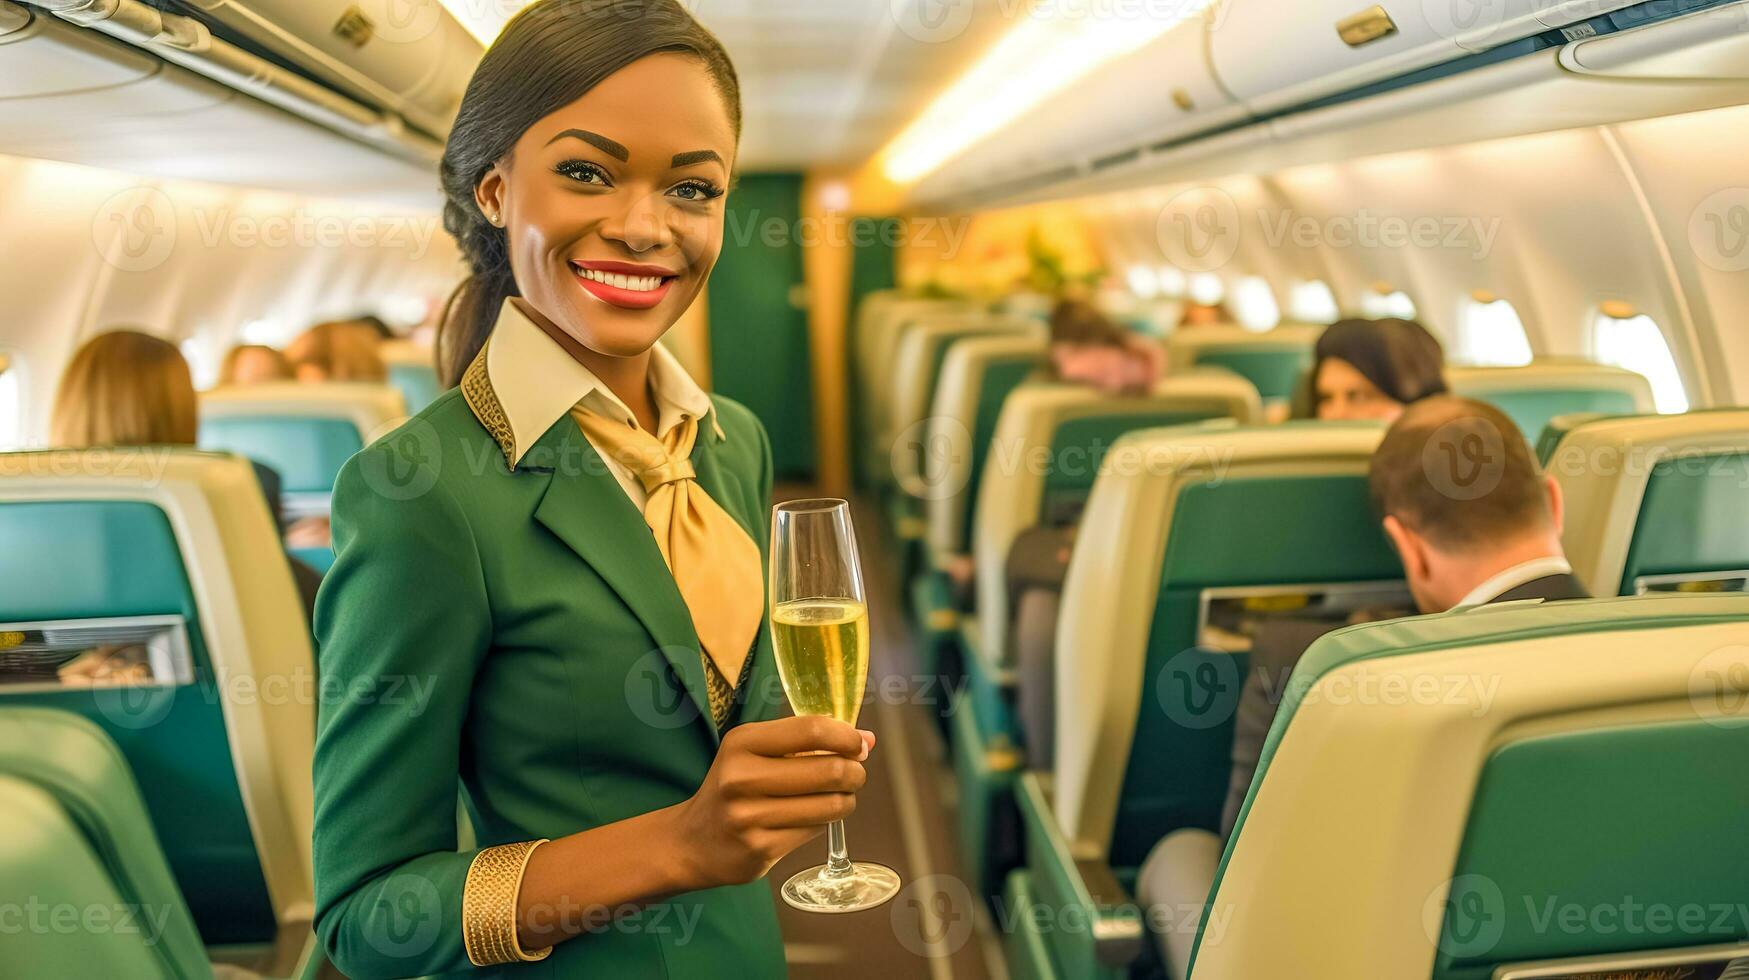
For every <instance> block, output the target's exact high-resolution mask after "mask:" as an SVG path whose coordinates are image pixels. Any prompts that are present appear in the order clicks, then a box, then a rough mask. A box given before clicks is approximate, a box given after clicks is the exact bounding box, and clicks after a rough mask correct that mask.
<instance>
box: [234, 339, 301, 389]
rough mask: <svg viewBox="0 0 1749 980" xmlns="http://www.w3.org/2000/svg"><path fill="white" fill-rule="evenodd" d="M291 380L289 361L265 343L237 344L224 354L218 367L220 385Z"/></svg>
mask: <svg viewBox="0 0 1749 980" xmlns="http://www.w3.org/2000/svg"><path fill="white" fill-rule="evenodd" d="M290 380H292V366H291V362H290V361H288V360H286V357H285V355H284V354H283V353H281V352H280V351H278V350H276V349H275V348H272V347H268V346H267V345H266V344H238V345H237V346H235V347H233V348H231V350H230V352H229V353H227V354H226V355H225V362H224V365H223V366H222V367H220V368H219V384H221V385H254V384H262V383H264V382H268V381H290Z"/></svg>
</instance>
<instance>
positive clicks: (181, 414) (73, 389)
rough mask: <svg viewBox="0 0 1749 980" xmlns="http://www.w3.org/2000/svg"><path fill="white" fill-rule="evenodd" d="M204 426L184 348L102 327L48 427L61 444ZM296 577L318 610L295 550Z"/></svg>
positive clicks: (308, 604)
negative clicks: (110, 330)
mask: <svg viewBox="0 0 1749 980" xmlns="http://www.w3.org/2000/svg"><path fill="white" fill-rule="evenodd" d="M199 430H200V411H199V407H198V402H197V401H196V399H195V394H194V380H193V378H192V376H191V375H190V374H189V371H188V362H187V361H185V360H183V359H182V352H181V351H179V350H177V349H176V345H175V344H172V343H170V342H169V341H167V340H160V339H158V338H157V337H153V336H151V335H149V334H144V333H140V332H138V331H134V330H116V331H112V332H110V333H103V334H98V335H97V336H95V337H93V338H91V339H90V340H88V341H86V343H85V346H83V347H81V348H79V350H78V352H77V353H75V354H74V355H73V360H72V361H71V362H70V363H69V364H68V365H67V370H66V372H65V373H64V374H62V375H61V386H60V389H59V390H58V391H57V392H56V393H55V407H54V415H53V418H52V421H51V424H50V431H51V434H52V437H53V439H54V442H55V444H56V445H60V446H66V447H68V448H73V449H87V448H91V447H94V446H193V445H194V444H195V441H196V437H197V436H198V435H199ZM254 466H255V475H256V479H258V480H261V482H262V493H263V495H264V496H265V497H266V498H267V504H268V510H269V512H270V513H272V514H273V515H274V516H275V519H276V520H277V517H278V514H279V491H278V487H279V476H278V474H276V473H274V472H273V471H272V470H271V469H268V468H267V467H265V466H262V465H261V464H260V463H255V464H254ZM286 560H287V561H288V562H290V564H291V570H292V578H293V579H294V580H295V581H296V582H297V586H298V594H299V597H300V598H302V599H303V605H304V616H305V617H306V618H308V617H309V616H311V615H312V614H313V611H314V609H315V604H316V587H317V586H319V585H321V584H322V577H321V576H320V575H318V574H317V573H316V570H315V569H313V568H311V567H310V566H308V565H306V564H304V563H303V562H301V561H298V560H297V559H295V558H292V557H291V556H289V555H288V556H286Z"/></svg>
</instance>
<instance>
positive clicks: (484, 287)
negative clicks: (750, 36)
mask: <svg viewBox="0 0 1749 980" xmlns="http://www.w3.org/2000/svg"><path fill="white" fill-rule="evenodd" d="M668 51H671V52H678V53H681V54H688V55H692V56H693V57H695V58H697V59H698V60H699V61H700V62H701V63H703V65H704V67H705V69H706V70H707V71H709V72H710V74H711V77H712V78H713V79H714V80H715V81H716V83H717V87H718V88H719V89H721V90H722V94H723V100H724V101H725V102H726V103H727V104H728V108H729V117H730V120H731V121H732V122H733V124H734V127H735V135H736V136H737V137H739V136H740V135H741V88H740V82H739V80H738V79H737V78H736V76H735V67H734V65H732V64H730V62H729V55H728V53H727V52H725V51H724V50H723V46H722V44H721V43H720V42H718V41H717V39H716V37H715V36H714V35H712V34H711V33H710V32H709V31H707V30H705V29H704V27H703V26H702V25H700V24H699V22H698V21H696V20H694V19H693V17H692V15H691V14H690V13H688V12H687V11H686V8H684V7H682V6H681V5H680V3H679V2H677V0H537V2H535V3H533V4H531V5H530V6H528V7H526V8H524V9H523V10H522V12H520V13H518V14H517V15H516V16H515V17H514V18H512V19H511V21H510V23H509V24H507V25H505V27H504V32H503V34H501V35H500V36H499V37H498V40H497V41H496V42H495V43H494V44H493V45H492V46H491V48H489V49H488V50H487V51H486V56H485V58H483V59H482V60H481V61H480V65H479V67H478V68H476V69H475V70H474V77H473V80H472V81H470V82H469V83H468V90H467V93H466V94H465V95H464V96H462V104H461V110H460V112H459V113H457V115H456V119H455V125H454V126H453V127H451V129H450V132H449V143H448V145H447V146H446V147H445V148H444V152H443V163H442V166H441V174H442V181H443V193H444V197H445V201H444V205H443V227H444V228H445V230H447V231H448V232H449V233H450V234H451V235H452V236H454V237H455V240H456V244H457V245H459V246H460V247H461V251H462V254H463V255H464V256H465V257H466V258H467V260H468V264H469V266H470V267H471V274H470V275H469V276H468V278H467V279H466V280H464V281H463V282H462V284H461V285H460V286H459V287H457V289H456V291H455V293H454V294H453V295H451V296H450V298H449V303H448V304H447V305H446V306H445V307H444V311H443V318H442V319H441V320H440V321H439V324H438V330H437V362H438V368H439V370H440V371H441V372H442V374H443V376H444V380H445V382H446V383H447V384H451V385H453V384H456V383H457V382H458V381H460V380H461V375H462V372H463V371H465V370H467V367H468V364H469V363H470V362H472V361H473V359H474V357H475V356H476V355H477V354H479V352H480V348H481V347H483V346H485V343H486V338H487V336H489V335H490V334H491V332H492V326H493V324H495V323H496V322H497V318H498V309H499V307H501V306H503V305H504V300H505V299H506V298H507V297H510V296H516V295H520V294H519V293H518V291H517V288H516V280H515V277H514V276H513V275H512V274H511V271H510V254H509V249H508V244H507V240H506V237H505V231H504V229H502V228H498V227H496V226H494V225H493V224H492V223H491V222H489V221H487V220H486V216H485V215H483V214H481V213H480V207H479V204H478V203H477V202H476V201H475V199H474V188H475V187H477V186H478V185H479V183H480V180H481V178H483V177H485V175H486V172H487V171H488V170H490V169H491V168H492V166H493V165H494V164H496V163H497V162H498V161H500V160H502V159H503V158H504V157H505V155H506V154H508V153H509V152H510V150H511V148H512V147H514V146H515V145H516V141H517V140H519V139H521V138H522V134H523V133H526V132H527V131H528V128H529V127H530V126H532V125H534V124H535V123H536V122H537V121H539V120H541V119H543V118H545V117H546V116H549V115H551V114H552V113H554V112H557V111H558V110H559V109H562V108H564V107H565V106H567V105H570V104H571V103H572V102H575V101H577V100H578V99H579V98H582V97H583V95H584V94H585V93H587V92H588V91H589V90H590V89H592V88H594V87H595V86H596V85H598V84H600V83H601V81H602V80H603V79H605V78H606V77H607V76H609V75H611V74H613V73H614V72H616V71H619V70H620V69H621V68H624V67H626V66H627V65H629V64H631V63H632V62H634V61H637V60H638V59H640V58H643V57H646V56H648V55H652V54H657V53H660V52H668Z"/></svg>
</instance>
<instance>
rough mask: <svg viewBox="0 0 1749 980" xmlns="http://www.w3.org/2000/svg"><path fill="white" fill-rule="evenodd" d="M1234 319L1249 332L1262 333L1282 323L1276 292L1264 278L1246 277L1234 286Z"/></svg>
mask: <svg viewBox="0 0 1749 980" xmlns="http://www.w3.org/2000/svg"><path fill="white" fill-rule="evenodd" d="M1233 318H1234V319H1236V320H1238V321H1239V325H1240V326H1242V327H1244V328H1245V329H1247V330H1256V331H1259V332H1262V331H1264V330H1268V329H1270V328H1272V327H1274V326H1275V325H1276V324H1278V323H1280V322H1281V306H1280V305H1279V304H1277V303H1276V301H1275V290H1273V289H1270V288H1269V283H1267V282H1264V281H1263V277H1262V276H1246V277H1245V278H1243V279H1241V280H1239V281H1238V282H1237V283H1234V284H1233Z"/></svg>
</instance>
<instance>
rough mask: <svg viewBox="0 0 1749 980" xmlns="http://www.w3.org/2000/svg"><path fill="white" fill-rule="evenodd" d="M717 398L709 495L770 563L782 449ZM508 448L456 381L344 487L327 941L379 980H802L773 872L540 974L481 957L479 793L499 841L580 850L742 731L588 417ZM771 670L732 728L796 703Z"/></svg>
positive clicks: (318, 772)
mask: <svg viewBox="0 0 1749 980" xmlns="http://www.w3.org/2000/svg"><path fill="white" fill-rule="evenodd" d="M712 401H713V403H714V406H715V410H714V413H713V414H714V415H715V416H716V420H715V421H716V423H717V425H720V426H721V428H722V434H721V435H720V436H719V435H718V434H717V433H716V431H715V429H716V426H714V425H712V424H710V420H709V419H706V420H703V421H701V424H700V426H699V435H698V440H697V444H696V446H695V448H694V450H693V454H692V461H693V466H694V468H695V469H696V471H697V474H698V482H699V484H700V485H701V486H702V487H703V488H704V489H705V491H706V492H708V493H709V494H710V495H711V497H712V498H713V499H714V500H716V501H717V503H719V504H720V505H722V507H723V508H724V509H725V510H727V511H728V512H729V513H730V514H731V515H733V516H734V518H735V519H736V520H737V521H739V522H741V524H742V526H744V527H745V528H746V529H747V531H748V533H749V534H751V535H752V536H753V539H754V540H755V541H756V542H758V543H759V546H760V550H761V552H764V550H765V549H766V548H767V547H768V531H767V521H768V515H769V506H770V499H771V448H770V444H769V442H768V441H767V439H766V436H765V431H764V429H763V428H762V427H761V426H760V424H759V422H758V420H757V419H755V418H754V417H753V415H752V413H751V412H749V411H748V410H747V409H746V408H744V407H742V406H741V405H739V404H736V403H735V402H732V401H729V400H727V399H722V398H714V397H713V399H712ZM490 415H491V413H490V412H489V411H488V412H485V413H483V417H486V418H487V419H488V421H489V422H490V421H491V418H490ZM506 431H507V427H499V432H500V436H499V437H494V435H493V434H492V433H491V432H489V431H488V429H487V427H486V426H485V425H482V423H481V421H480V419H479V418H477V417H476V415H475V414H474V412H473V411H472V410H470V408H469V405H468V404H467V402H466V400H464V398H463V397H462V395H461V394H460V391H459V390H452V391H450V392H448V393H447V394H445V395H443V396H442V397H440V398H439V399H438V400H437V401H436V402H434V403H432V404H431V405H430V406H428V407H427V408H425V410H423V411H421V412H420V413H419V414H418V415H416V416H414V417H413V418H412V419H411V420H410V421H409V422H408V423H407V424H406V425H403V426H402V427H401V428H400V429H398V430H396V431H395V432H394V433H392V434H391V435H389V436H388V437H386V438H385V439H383V440H381V441H379V442H377V443H375V444H373V445H372V446H371V447H370V448H368V449H366V450H364V451H363V452H362V453H360V454H358V455H357V456H356V457H354V458H353V459H352V460H351V461H350V462H349V463H347V465H346V467H345V468H344V469H343V470H342V471H341V473H340V477H339V479H338V481H337V483H336V484H335V488H334V516H333V522H334V543H335V550H336V552H337V556H336V559H335V562H334V566H333V568H332V569H331V570H330V571H329V572H328V575H327V577H326V580H325V581H324V583H323V585H322V590H321V594H320V597H319V598H318V601H317V608H316V621H315V622H316V634H317V639H318V642H319V647H320V654H319V659H320V667H321V684H320V689H321V706H320V711H319V719H318V733H317V739H316V752H315V766H314V768H315V773H314V775H315V840H314V851H315V875H316V905H317V908H316V928H317V931H318V933H319V934H320V936H321V938H322V941H323V943H324V945H325V946H326V948H327V950H328V953H329V955H330V957H331V958H332V959H333V961H334V963H335V964H336V965H337V966H338V967H339V968H340V969H341V970H342V971H344V972H345V973H346V974H347V975H348V976H350V977H352V978H354V980H369V978H374V977H416V976H424V975H429V974H444V973H452V972H457V973H465V974H466V975H469V976H517V977H555V978H556V977H590V978H601V977H612V978H615V980H622V978H624V980H631V978H646V977H648V978H669V977H672V978H691V977H702V976H720V975H724V974H723V971H724V970H725V969H729V970H732V972H734V973H735V974H736V975H739V976H750V977H751V976H758V977H766V976H782V975H784V972H785V968H784V959H783V943H782V938H781V936H780V935H779V933H778V927H777V918H776V910H775V908H774V906H773V903H772V897H771V892H770V888H769V885H768V884H767V883H766V882H764V881H755V882H752V883H750V884H746V885H739V886H735V887H729V888H715V889H710V890H707V891H700V892H693V893H690V894H686V895H681V896H678V897H676V898H674V899H672V900H670V901H668V902H664V903H661V904H659V905H655V906H650V907H648V908H646V909H645V910H644V911H643V912H642V913H641V914H637V915H634V916H632V917H630V918H626V919H621V920H619V921H617V922H613V923H610V924H604V925H602V926H601V927H600V929H599V931H596V932H594V933H592V934H588V935H583V936H579V937H577V938H575V939H572V940H570V941H568V942H565V943H562V944H560V945H559V946H558V947H557V948H555V949H554V950H553V953H552V955H551V956H550V957H548V958H547V959H546V960H545V961H542V962H539V963H528V964H520V963H519V964H511V965H508V966H501V967H495V968H491V969H487V970H476V969H475V968H474V967H473V966H472V965H470V964H469V962H468V959H467V954H466V953H465V952H464V949H463V945H462V934H461V903H462V887H463V883H464V881H465V879H466V876H467V870H468V864H469V862H470V861H471V860H472V859H473V856H474V854H475V853H476V851H475V850H472V849H469V850H460V849H458V841H457V830H456V823H457V821H456V787H457V782H458V780H459V782H460V784H461V785H462V786H463V787H464V788H465V789H466V799H467V801H468V810H469V813H470V815H471V817H472V819H473V824H474V827H475V830H476V835H477V837H478V843H479V846H480V847H486V846H490V845H495V844H505V843H511V842H515V841H523V840H531V839H537V838H542V837H546V838H555V839H556V838H559V837H563V836H565V835H567V834H572V833H575V832H577V831H580V830H585V829H588V828H591V827H596V826H600V825H603V824H607V823H611V822H614V821H617V820H623V819H626V818H628V817H632V816H636V815H638V814H641V813H647V812H649V811H651V810H656V809H660V808H662V807H666V806H670V805H672V804H675V803H679V802H681V801H683V800H685V799H687V798H688V797H690V796H691V795H692V794H693V792H694V791H696V790H697V788H698V786H699V784H700V783H701V782H702V781H703V779H704V776H705V772H706V770H708V769H709V767H710V764H711V760H712V759H713V758H714V756H715V754H716V748H717V745H718V742H719V740H720V733H719V732H718V730H717V727H716V725H715V724H714V723H713V722H712V719H711V714H710V709H709V704H708V700H707V693H706V688H705V677H704V666H703V662H702V660H701V659H700V655H699V643H698V638H697V636H696V635H695V634H694V632H693V628H692V619H691V616H690V614H689V613H688V611H687V607H686V604H685V602H684V600H682V598H681V596H680V592H679V590H678V588H677V587H676V586H675V584H674V579H673V577H672V576H671V575H670V574H669V571H668V568H667V565H666V564H664V562H663V560H662V555H661V552H660V551H658V550H657V547H656V540H655V537H654V536H653V535H652V534H651V533H650V530H649V528H648V526H647V525H646V524H645V523H644V519H643V515H642V514H641V513H639V512H638V510H637V508H636V507H635V506H633V504H632V502H631V500H630V499H629V498H627V496H626V495H625V492H624V490H622V489H621V488H620V486H619V484H618V483H616V482H615V480H614V478H613V475H612V474H611V473H610V472H609V471H608V469H607V467H606V464H605V463H603V462H602V460H601V457H600V456H598V455H597V454H596V452H595V450H594V449H593V448H592V447H591V446H590V445H589V442H588V440H586V439H585V438H584V437H583V435H582V433H581V432H580V431H579V430H578V428H577V425H576V423H575V422H573V421H572V420H571V419H570V418H569V417H566V418H561V419H560V420H559V421H558V422H557V423H555V424H554V425H553V426H552V427H551V428H550V429H549V430H548V431H547V432H546V434H545V435H544V436H543V437H542V438H541V439H540V441H539V442H538V443H537V444H536V445H534V446H533V447H531V448H530V450H529V451H528V453H527V454H526V455H525V456H524V457H523V458H522V460H521V461H520V462H519V463H518V465H517V466H516V468H515V469H514V470H512V469H511V468H510V467H509V465H508V460H507V456H508V453H507V451H506V446H505V445H504V442H503V441H502V440H503V439H504V438H507V437H506V436H503V433H504V432H506ZM748 587H749V588H759V589H760V591H761V593H763V592H764V589H765V583H764V582H760V583H757V584H755V583H748ZM749 670H750V673H749V674H748V675H747V678H746V682H745V683H743V684H742V685H741V687H740V688H739V689H738V690H737V704H736V706H735V708H734V709H733V713H732V714H731V715H730V720H729V724H734V723H735V722H737V721H744V720H761V719H767V718H771V717H775V716H776V715H777V714H778V713H779V711H780V708H781V705H782V704H784V703H785V702H784V700H783V693H782V687H781V685H780V683H779V682H778V680H777V675H776V670H775V667H774V661H773V659H772V652H771V636H770V630H769V627H766V628H762V629H761V630H760V634H759V638H758V641H757V645H756V647H755V650H754V655H753V661H752V666H751V668H749ZM649 859H650V860H651V861H665V860H670V859H671V857H670V855H668V854H664V853H660V852H657V853H652V854H650V855H649ZM558 911H559V912H560V913H565V910H558ZM569 914H573V915H580V914H582V913H581V912H579V911H577V910H571V911H570V912H569ZM595 921H600V920H599V919H597V920H595Z"/></svg>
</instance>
